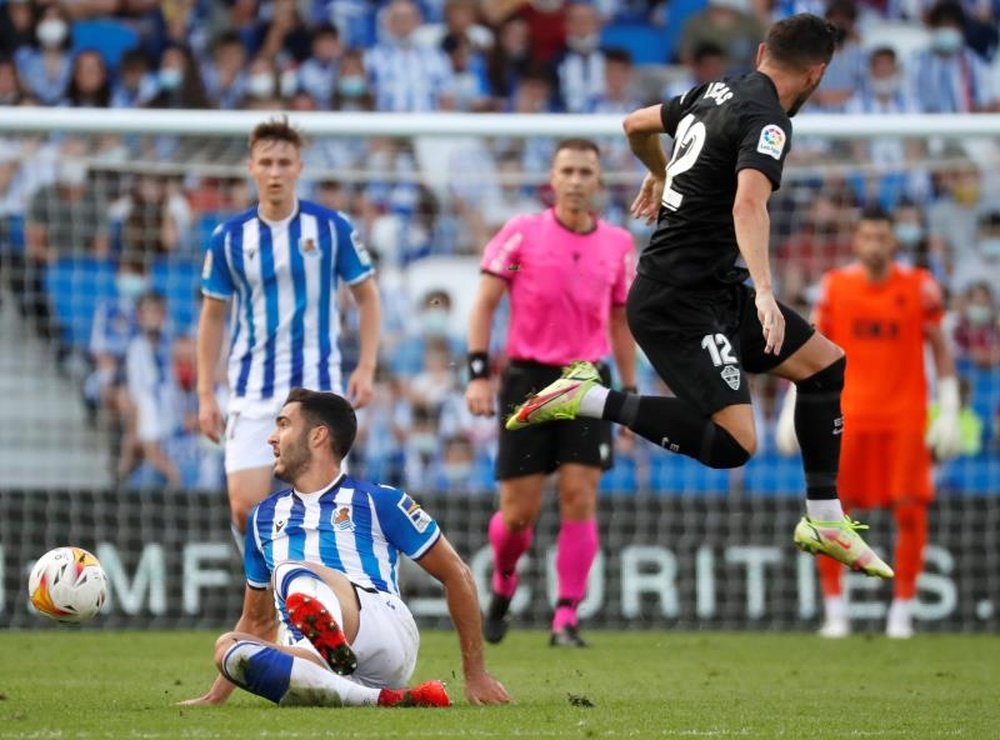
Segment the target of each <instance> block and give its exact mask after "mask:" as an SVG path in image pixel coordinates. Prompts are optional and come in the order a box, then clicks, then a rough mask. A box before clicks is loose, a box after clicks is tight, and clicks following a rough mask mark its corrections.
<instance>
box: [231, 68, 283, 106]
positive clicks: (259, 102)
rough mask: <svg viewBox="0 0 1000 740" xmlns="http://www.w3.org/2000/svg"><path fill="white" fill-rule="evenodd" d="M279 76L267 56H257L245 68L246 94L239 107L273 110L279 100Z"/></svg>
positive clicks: (278, 103) (279, 104) (278, 104)
mask: <svg viewBox="0 0 1000 740" xmlns="http://www.w3.org/2000/svg"><path fill="white" fill-rule="evenodd" d="M281 79H282V78H281V76H280V75H279V74H278V70H277V69H276V68H275V66H274V63H273V62H271V60H270V59H268V58H267V57H257V58H256V59H254V60H253V61H252V62H251V63H250V66H249V67H248V68H247V78H246V80H247V81H246V88H245V90H246V94H245V95H244V96H243V100H242V101H240V104H239V107H240V108H244V109H250V110H274V109H276V108H280V107H281V103H280V101H279V98H280V89H279V85H280V83H281Z"/></svg>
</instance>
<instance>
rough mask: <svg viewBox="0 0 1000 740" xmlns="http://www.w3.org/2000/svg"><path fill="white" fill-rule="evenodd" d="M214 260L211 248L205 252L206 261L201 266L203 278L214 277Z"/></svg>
mask: <svg viewBox="0 0 1000 740" xmlns="http://www.w3.org/2000/svg"><path fill="white" fill-rule="evenodd" d="M212 261H213V257H212V250H211V249H210V250H208V251H207V252H205V262H204V263H203V264H202V267H201V279H202V280H208V279H209V278H210V277H212Z"/></svg>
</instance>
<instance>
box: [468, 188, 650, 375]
mask: <svg viewBox="0 0 1000 740" xmlns="http://www.w3.org/2000/svg"><path fill="white" fill-rule="evenodd" d="M635 261H636V260H635V248H634V247H633V244H632V237H631V235H630V234H629V233H628V232H627V231H625V230H624V229H621V228H618V227H617V226H611V225H610V224H607V223H605V222H604V221H601V220H600V219H598V220H597V221H596V227H595V228H594V230H593V231H591V232H589V233H587V234H577V233H575V232H573V231H570V230H569V229H567V228H566V227H565V226H563V225H562V224H560V223H559V221H558V220H557V219H556V216H555V211H553V210H552V209H551V208H550V209H549V210H547V211H543V212H542V213H533V214H530V215H523V216H515V217H514V218H512V219H511V220H510V221H508V222H507V223H506V224H505V225H504V227H503V228H502V229H500V231H499V232H498V233H497V235H496V236H494V237H493V238H492V239H491V240H490V242H489V244H487V245H486V249H485V251H484V252H483V260H482V263H481V265H480V267H481V268H482V270H483V271H484V272H488V273H489V274H491V275H495V276H496V277H498V278H500V279H502V280H506V281H507V287H508V289H509V291H510V313H511V316H510V328H509V329H508V332H507V356H508V357H510V358H511V359H513V360H534V361H535V362H540V363H543V364H545V365H567V364H569V363H570V362H573V361H574V360H590V361H595V360H599V359H601V358H604V357H607V355H608V353H609V349H610V341H609V339H608V323H609V318H610V315H611V308H612V306H622V305H624V304H625V301H626V299H627V298H628V289H629V287H630V286H631V285H632V279H633V278H634V277H635Z"/></svg>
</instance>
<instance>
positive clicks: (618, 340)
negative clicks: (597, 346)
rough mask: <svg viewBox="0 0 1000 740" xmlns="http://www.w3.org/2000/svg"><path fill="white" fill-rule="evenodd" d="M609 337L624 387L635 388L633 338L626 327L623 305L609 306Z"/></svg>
mask: <svg viewBox="0 0 1000 740" xmlns="http://www.w3.org/2000/svg"><path fill="white" fill-rule="evenodd" d="M608 331H609V333H610V338H611V352H612V354H613V355H614V356H615V365H616V366H617V367H618V377H619V378H620V379H621V383H622V385H623V386H624V387H625V388H635V386H636V377H635V339H633V337H632V332H631V331H630V330H629V328H628V317H627V316H626V315H625V306H613V307H612V308H611V322H610V324H609V325H608Z"/></svg>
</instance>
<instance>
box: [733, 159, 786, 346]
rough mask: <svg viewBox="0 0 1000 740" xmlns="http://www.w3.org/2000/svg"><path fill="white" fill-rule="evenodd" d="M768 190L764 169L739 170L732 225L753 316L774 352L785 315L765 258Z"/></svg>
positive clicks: (779, 342)
mask: <svg viewBox="0 0 1000 740" xmlns="http://www.w3.org/2000/svg"><path fill="white" fill-rule="evenodd" d="M771 190H772V186H771V181H770V180H769V179H768V178H767V176H766V175H765V174H764V173H762V172H759V171H758V170H754V169H743V170H740V173H739V175H738V176H737V181H736V198H735V200H734V201H733V225H734V226H735V227H736V243H737V246H738V247H739V250H740V254H741V255H743V259H744V261H746V263H747V269H748V270H749V271H750V278H751V279H752V280H753V284H754V288H755V289H756V291H757V297H756V301H755V302H756V305H757V316H758V318H759V319H760V323H761V325H762V326H763V327H764V340H765V342H766V344H765V346H764V352H766V353H768V354H775V355H776V354H778V353H779V352H781V345H782V343H783V342H784V339H785V317H784V316H782V315H781V311H780V310H779V308H778V302H777V301H776V300H775V298H774V287H773V285H772V283H771V266H770V262H769V260H768V241H769V239H770V233H771V218H770V216H769V215H768V213H767V201H768V199H769V198H770V197H771Z"/></svg>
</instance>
